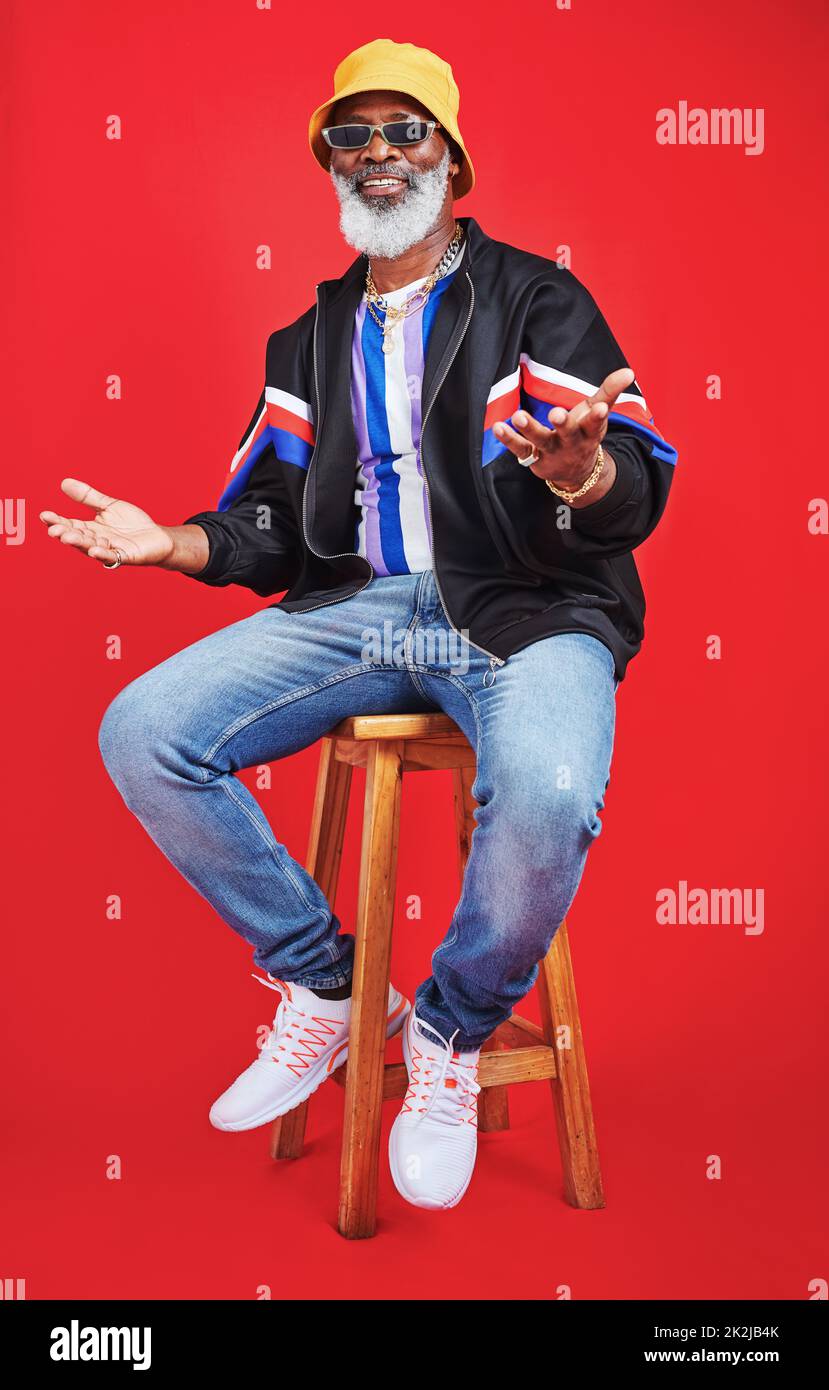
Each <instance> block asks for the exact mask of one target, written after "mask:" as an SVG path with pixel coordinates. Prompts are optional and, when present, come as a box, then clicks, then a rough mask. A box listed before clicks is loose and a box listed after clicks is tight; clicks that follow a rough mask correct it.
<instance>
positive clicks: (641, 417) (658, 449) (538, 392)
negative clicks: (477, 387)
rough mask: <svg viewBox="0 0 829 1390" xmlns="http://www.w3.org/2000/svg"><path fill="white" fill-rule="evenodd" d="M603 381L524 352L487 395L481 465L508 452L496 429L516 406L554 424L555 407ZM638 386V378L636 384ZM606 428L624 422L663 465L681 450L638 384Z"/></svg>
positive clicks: (586, 395) (619, 403)
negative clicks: (659, 424) (670, 440)
mask: <svg viewBox="0 0 829 1390" xmlns="http://www.w3.org/2000/svg"><path fill="white" fill-rule="evenodd" d="M600 385H601V382H596V383H593V382H590V381H583V380H582V379H581V378H580V377H576V376H571V375H570V374H569V373H568V372H560V371H558V370H557V368H555V367H548V366H546V365H545V363H543V362H536V361H534V359H533V358H532V357H530V356H529V355H528V354H527V353H526V352H522V353H521V356H520V359H519V365H518V366H517V367H516V369H515V371H514V372H510V374H509V376H505V377H502V378H501V380H500V381H496V383H495V385H494V386H493V388H492V390H491V391H490V393H489V396H488V398H487V404H486V413H485V416H484V437H483V446H482V450H481V464H482V466H484V467H485V466H486V465H487V464H488V463H491V462H492V460H493V459H494V458H497V456H498V455H499V454H502V453H503V452H504V445H503V443H502V442H501V440H499V439H498V438H497V437H496V435H494V434H493V432H492V427H493V425H496V424H498V422H499V421H502V422H503V423H504V424H509V423H510V416H511V415H513V414H514V412H515V411H516V410H526V412H527V414H528V415H530V416H532V418H533V419H534V420H537V421H538V422H539V424H541V425H544V426H545V427H546V428H547V429H552V428H553V426H552V425H551V424H550V421H549V420H548V418H547V417H548V415H549V413H550V411H551V410H552V408H553V406H556V405H560V406H563V407H564V409H565V410H572V409H573V407H574V406H575V405H578V404H579V402H580V401H583V400H587V399H589V397H591V396H593V395H595V393H596V392H597V391H598V389H599V386H600ZM633 385H634V386H636V382H634V383H633ZM607 422H608V429H611V428H612V426H613V425H614V424H616V425H620V426H624V427H625V428H626V429H630V430H633V431H634V432H635V433H636V434H638V435H640V436H641V437H642V438H643V439H644V440H646V441H647V443H648V444H650V446H651V454H652V455H653V457H654V458H656V459H659V460H661V461H662V462H663V463H669V464H675V463H676V460H677V451H676V449H675V448H674V447H673V445H671V444H669V443H668V441H667V440H666V439H665V438H664V437H663V436H662V435H661V434H660V432H659V430H658V429H657V428H656V425H655V423H654V419H653V416H652V415H651V413H650V411H649V409H648V406H647V403H646V401H645V398H644V396H643V395H642V393H641V391H639V390H638V388H637V389H636V390H635V391H622V393H621V394H620V395H619V396H618V397H617V399H616V402H615V404H614V406H613V409H612V410H611V411H610V413H609V414H608V417H607Z"/></svg>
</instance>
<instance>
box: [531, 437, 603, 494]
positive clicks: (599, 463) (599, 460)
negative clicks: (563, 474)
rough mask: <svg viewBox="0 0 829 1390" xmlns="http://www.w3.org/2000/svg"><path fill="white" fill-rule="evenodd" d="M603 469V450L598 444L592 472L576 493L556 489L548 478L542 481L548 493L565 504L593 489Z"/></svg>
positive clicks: (559, 488)
mask: <svg viewBox="0 0 829 1390" xmlns="http://www.w3.org/2000/svg"><path fill="white" fill-rule="evenodd" d="M603 468H604V449H603V448H602V446H601V444H600V445H599V452H598V454H597V455H596V463H595V467H594V468H593V472H592V473H591V474H590V477H589V478H585V480H584V482H583V483H582V485H581V487H580V488H578V489H577V491H576V492H568V491H567V489H566V488H561V487H556V485H555V483H552V482H551V481H550V479H549V478H545V479H544V481H545V483H546V484H547V486H548V488H549V489H550V491H551V492H554V493H555V495H556V497H563V498H564V501H565V502H574V501H575V499H576V498H577V497H583V496H584V494H585V493H586V492H589V491H590V489H591V487H593V485H594V483H597V482H598V481H599V476H600V474H601V471H602V469H603Z"/></svg>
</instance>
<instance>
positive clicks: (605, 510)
mask: <svg viewBox="0 0 829 1390" xmlns="http://www.w3.org/2000/svg"><path fill="white" fill-rule="evenodd" d="M605 452H606V453H609V454H612V455H613V461H614V463H615V464H616V477H615V478H614V479H613V483H612V485H611V487H610V488H609V490H608V491H607V492H606V493H605V495H604V497H600V498H599V500H598V502H590V503H589V504H588V505H587V506H586V507H571V508H570V515H571V518H572V522H573V525H574V526H576V527H578V526H580V525H585V526H586V527H589V526H592V524H593V522H594V521H605V520H606V519H607V517H609V516H612V515H613V513H614V512H615V511H616V510H617V509H618V508H620V507H624V505H625V503H626V502H628V501H630V498H631V496H632V494H633V490H634V488H635V487H636V479H637V477H638V475H639V464H638V463H635V462H634V461H633V460H632V459H631V458H630V457H629V456H628V454H627V453H626V452H625V450H624V448H621V449H620V448H618V446H617V445H616V444H608V445H607V447H606V450H605Z"/></svg>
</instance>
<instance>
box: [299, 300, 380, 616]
mask: <svg viewBox="0 0 829 1390" xmlns="http://www.w3.org/2000/svg"><path fill="white" fill-rule="evenodd" d="M315 293H316V301H317V311H316V314H315V315H314V353H313V355H314V394H315V397H316V406H317V429H318V431H319V432H320V434H321V431H322V420H321V419H320V384H319V375H318V373H317V323H318V321H319V313H320V287H319V285H317V286H316V291H315ZM318 445H319V435H318V437H317V439H316V440H315V441H314V450H313V453H312V454H311V460H310V462H309V464H308V478H310V476H311V468H312V467H313V463H314V458H315V457H316V452H317V448H318ZM308 478H306V479H305V487H304V488H303V492H302V535H303V539H304V541H305V544H306V545H307V547H308V549H309V550H310V552H311V554H312V555H316V557H317V559H318V560H342V559H344V558H345V557H346V556H347V555H354V554H356V553H357V552H356V551H353V550H342V551H339V552H338V553H337V554H336V555H323V554H321V552H320V551H319V550H315V549H314V547H313V546H312V544H311V542H310V541H309V539H308V526H307V522H306V502H307V500H308ZM359 558H360V559H361V560H362V559H365V562H366V564H367V565H368V567H369V569H370V570H371V574H370V575H369V577H368V579H367V580H366V582H365V584H361V585H360V587H359V589H355V590H354V591H353V592H352V593H350V594H344V595H343V596H342V598H329V599H325V601H324V602H323V603H314V604H312V605H311V607H310V608H302V609H300V612H302V613H313V612H315V611H316V609H317V608H330V607H331V605H332V604H333V603H343V602H344V600H345V599H347V598H355V597H356V596H357V594H361V593H362V592H363V589H366V588H367V587H368V585H369V584H370V583H371V581H372V579H373V578H374V566H373V565H372V563H371V561H370V560H369V559H368V558H367V557H366V556H363V555H361V556H360V557H359Z"/></svg>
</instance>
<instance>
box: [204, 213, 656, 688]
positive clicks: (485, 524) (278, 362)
mask: <svg viewBox="0 0 829 1390" xmlns="http://www.w3.org/2000/svg"><path fill="white" fill-rule="evenodd" d="M457 220H458V221H459V222H461V223H462V224H463V226H464V228H465V231H466V251H465V255H464V257H463V260H462V262H461V264H460V266H459V268H458V273H457V274H455V275H453V276H451V278H450V281H449V283H448V285H447V287H446V290H445V292H444V293H443V295H442V298H441V301H440V304H439V306H438V309H437V313H436V316H435V320H434V324H433V326H432V331H431V334H430V337H429V341H428V345H427V352H426V359H425V371H424V378H423V382H422V387H421V418H422V428H421V463H422V467H423V471H424V475H425V479H426V486H427V496H428V501H429V509H430V514H431V521H432V538H433V557H432V558H433V566H434V572H435V579H436V583H437V587H438V592H439V594H440V597H441V601H442V603H443V606H444V608H445V610H446V614H447V617H448V619H449V622H450V623H451V624H452V626H453V627H454V628H455V629H456V630H457V631H458V632H461V633H463V634H464V636H465V637H466V638H467V640H468V641H469V642H471V643H472V644H473V645H474V646H476V647H479V648H481V649H482V650H483V651H484V652H486V653H487V654H488V655H489V657H490V659H491V665H492V666H493V668H494V669H495V668H497V666H499V665H502V664H503V663H504V662H505V661H506V660H507V659H508V658H509V657H510V656H511V655H512V654H513V652H516V651H519V650H520V649H521V648H522V647H526V646H528V645H529V644H530V643H531V642H535V641H538V639H539V638H542V637H547V636H549V635H550V634H552V633H556V632H587V633H591V634H592V635H593V636H594V637H597V638H598V639H599V640H600V641H601V642H604V643H605V645H606V646H607V647H609V648H610V650H611V652H612V653H613V656H614V659H615V663H616V676H617V678H618V679H619V680H622V679H624V675H625V669H626V667H627V663H628V661H630V659H631V657H633V656H635V655H636V653H637V652H638V651H639V649H640V647H641V644H642V639H643V636H644V614H645V599H644V595H643V592H642V586H641V584H640V581H639V575H638V573H637V569H636V564H635V561H634V558H633V555H632V553H631V552H632V551H633V550H634V549H635V548H636V546H638V545H641V543H642V541H644V540H645V538H646V537H647V536H648V535H650V533H651V531H652V530H653V529H654V527H655V526H656V524H657V522H658V521H659V518H660V517H661V515H662V512H663V510H664V508H665V504H666V501H667V497H668V491H669V489H670V486H671V481H672V478H673V473H674V465H675V463H676V457H677V456H676V450H675V449H674V448H672V446H671V445H670V444H668V443H667V441H666V440H665V439H664V438H663V436H662V435H661V434H660V433H659V431H658V430H657V428H656V426H655V424H654V421H653V417H652V415H651V414H650V411H649V410H648V407H647V405H646V403H645V400H644V397H643V395H642V392H641V391H640V389H639V386H638V383H637V382H636V381H634V383H633V384H632V386H631V387H630V388H629V390H628V391H627V392H625V393H623V395H622V396H621V397H620V398H619V400H618V401H617V402H616V404H615V405H614V407H613V409H612V410H611V412H610V414H609V416H608V428H607V435H606V438H605V440H604V443H605V445H606V446H607V448H608V449H609V450H610V451H611V452H612V454H613V457H614V459H615V461H616V469H617V472H616V478H615V479H614V482H613V485H612V487H611V488H610V490H609V491H608V492H607V493H606V494H605V496H604V497H601V498H600V499H599V500H598V501H597V502H594V503H591V504H590V505H589V506H586V507H583V508H575V507H569V506H567V504H566V503H564V502H563V501H562V500H561V499H559V498H557V497H556V496H555V494H554V493H553V492H551V491H550V489H549V488H547V487H546V486H545V484H544V481H543V479H541V478H539V477H537V476H536V475H535V474H534V473H532V472H531V471H530V469H528V468H522V467H521V465H520V464H519V463H518V462H517V460H516V458H515V456H514V455H513V454H512V453H510V452H509V450H507V449H505V448H504V447H503V445H502V444H500V443H499V441H498V440H497V439H496V438H495V436H494V435H493V433H492V425H493V424H494V423H495V422H496V421H498V420H507V419H509V417H510V416H511V415H512V414H513V413H514V411H516V410H517V409H519V408H523V409H525V410H526V411H528V413H529V414H531V415H533V416H534V418H536V419H537V420H539V421H540V422H541V423H542V424H544V425H548V426H549V421H548V418H547V416H548V412H549V411H550V409H551V408H552V406H553V405H562V406H564V407H565V408H567V409H570V408H572V406H574V405H575V404H576V403H577V402H579V401H581V400H584V399H585V397H587V396H590V395H592V394H593V393H594V392H595V390H596V389H597V387H598V386H599V385H600V384H601V383H602V381H603V380H604V378H605V377H606V376H607V375H608V373H609V372H611V371H613V370H615V369H616V368H617V367H625V366H627V365H628V363H627V361H626V359H625V356H624V354H623V353H622V351H621V348H620V347H619V345H618V343H617V342H616V339H615V338H614V337H613V334H612V333H611V331H610V329H609V327H608V325H607V323H606V322H605V320H604V318H603V316H602V314H601V312H600V310H599V308H598V306H597V305H596V302H595V300H594V299H593V298H592V296H591V295H590V293H589V291H588V290H587V289H586V288H585V287H584V286H583V285H582V284H581V283H580V282H579V281H578V280H577V279H576V277H575V275H573V274H572V273H571V272H570V271H569V270H567V269H564V268H561V267H559V266H558V265H557V264H556V262H555V261H551V260H548V259H547V258H545V257H544V256H539V255H535V254H533V253H532V252H529V251H522V250H519V249H518V248H517V247H515V246H510V245H509V244H508V243H506V242H503V241H497V240H495V239H494V238H492V237H489V236H487V234H486V233H485V232H484V231H483V229H482V228H481V227H480V226H479V225H478V223H477V222H476V221H475V219H474V218H472V217H460V218H458V219H457ZM366 265H367V261H366V257H365V256H364V255H360V256H358V257H357V259H356V260H355V261H353V262H352V264H351V265H350V267H349V268H348V270H347V271H346V272H345V274H344V275H342V276H341V277H340V278H339V279H336V280H323V281H322V282H321V283H320V284H319V285H317V295H316V303H315V305H313V306H312V307H311V308H309V309H308V310H307V311H306V312H305V313H304V314H302V315H301V317H300V318H298V319H297V320H296V321H295V322H294V323H292V324H289V325H288V326H287V327H285V328H279V329H277V330H276V331H275V332H273V333H272V334H271V335H270V337H269V339H268V344H267V354H266V364H265V380H264V385H263V387H262V389H261V392H260V395H259V399H258V402H257V405H256V408H255V410H254V412H253V416H252V418H251V420H250V423H249V425H248V427H247V429H246V430H245V433H244V435H243V437H242V439H241V440H240V443H239V447H238V450H237V452H236V454H235V456H234V458H233V460H232V463H231V466H230V470H229V472H228V475H227V478H226V480H225V485H224V489H223V491H222V493H221V496H220V497H219V499H218V502H217V506H216V510H214V511H203V512H197V513H196V514H195V515H193V516H190V517H187V519H186V523H184V524H187V523H196V524H198V525H200V526H202V527H203V528H204V530H205V531H206V533H207V537H208V541H209V558H208V561H207V565H206V566H205V568H204V569H203V570H201V571H200V572H199V573H198V574H196V575H194V576H192V577H193V578H195V579H197V580H199V581H201V582H202V583H205V584H212V585H226V584H240V585H243V586H245V587H246V588H249V589H251V590H253V592H254V593H256V594H259V595H260V596H261V597H267V596H269V595H271V594H278V593H283V592H284V591H285V590H287V592H286V593H285V594H284V597H283V598H282V599H280V600H279V601H278V602H277V603H275V604H273V605H271V606H273V607H279V608H283V609H286V610H288V611H290V612H295V613H299V612H304V611H307V610H309V609H312V608H317V607H320V606H322V605H325V604H333V603H338V602H340V601H341V600H342V599H345V598H348V597H349V596H350V595H352V594H355V593H357V592H358V591H359V590H360V589H363V588H365V586H366V585H367V584H368V583H369V582H370V581H371V579H372V577H373V575H374V571H373V569H372V566H371V565H370V563H369V561H368V560H366V559H364V558H363V557H361V556H360V555H358V554H357V553H356V551H355V549H354V539H355V523H356V521H357V520H358V518H359V510H358V508H357V506H356V503H355V500H354V493H355V475H356V466H357V454H358V446H357V439H356V434H355V430H354V423H353V419H352V414H351V336H352V328H353V323H354V315H355V312H356V310H357V307H358V304H359V302H360V298H361V296H362V293H363V289H364V286H365V272H366Z"/></svg>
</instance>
